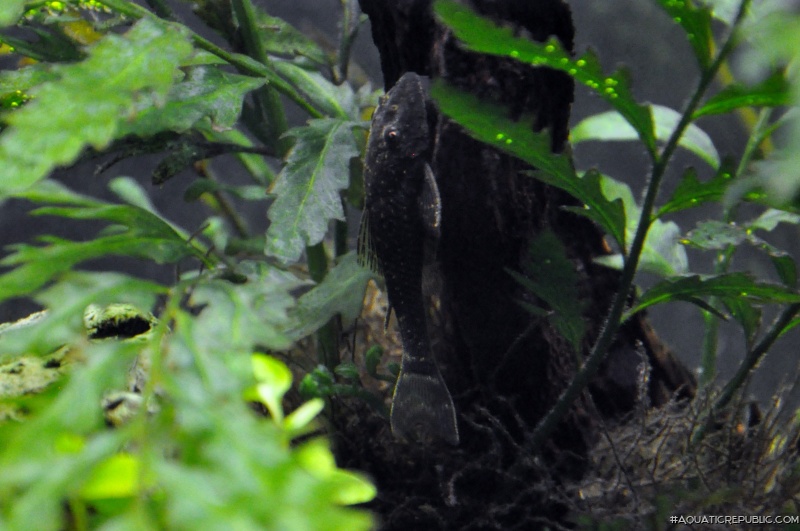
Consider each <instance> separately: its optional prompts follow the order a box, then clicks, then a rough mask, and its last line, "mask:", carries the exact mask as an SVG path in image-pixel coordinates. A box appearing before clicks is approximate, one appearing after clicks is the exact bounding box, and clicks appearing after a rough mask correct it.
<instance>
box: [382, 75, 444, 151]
mask: <svg viewBox="0 0 800 531" xmlns="http://www.w3.org/2000/svg"><path fill="white" fill-rule="evenodd" d="M370 142H371V143H372V142H375V143H376V146H375V147H377V148H378V149H379V150H381V151H383V150H385V151H384V152H385V153H387V154H388V153H391V157H392V158H394V159H395V160H397V159H416V158H420V157H424V156H425V155H427V153H428V151H429V149H430V136H429V131H428V119H427V110H426V104H425V89H424V87H423V84H422V78H421V77H420V76H418V75H417V74H415V73H413V72H406V73H405V74H403V77H401V78H400V79H399V80H398V81H397V83H396V84H395V85H394V87H392V88H391V90H389V92H388V93H387V94H386V95H385V96H384V97H383V98H382V99H381V103H380V105H379V106H378V108H377V109H376V110H375V114H374V116H373V117H372V128H371V131H370Z"/></svg>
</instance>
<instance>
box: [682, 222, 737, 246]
mask: <svg viewBox="0 0 800 531" xmlns="http://www.w3.org/2000/svg"><path fill="white" fill-rule="evenodd" d="M745 241H748V234H747V230H746V229H744V228H743V227H739V226H738V225H736V224H734V223H724V222H722V221H716V220H711V221H703V222H701V223H698V224H697V228H695V229H694V230H692V231H690V232H689V233H688V234H687V235H686V237H684V238H683V239H682V240H681V243H683V244H684V245H691V246H693V247H697V248H699V249H703V250H706V251H718V250H721V249H726V248H727V247H728V246H730V245H733V246H737V245H740V244H742V243H744V242H745Z"/></svg>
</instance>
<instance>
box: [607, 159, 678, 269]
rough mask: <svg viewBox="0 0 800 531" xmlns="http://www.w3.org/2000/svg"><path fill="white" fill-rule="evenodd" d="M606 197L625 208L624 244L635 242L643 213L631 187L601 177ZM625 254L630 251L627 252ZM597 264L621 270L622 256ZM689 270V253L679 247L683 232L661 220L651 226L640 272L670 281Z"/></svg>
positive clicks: (613, 256) (641, 257) (676, 226)
mask: <svg viewBox="0 0 800 531" xmlns="http://www.w3.org/2000/svg"><path fill="white" fill-rule="evenodd" d="M600 182H601V186H602V190H603V194H604V196H605V197H606V198H608V200H609V201H611V200H619V201H621V202H622V204H623V205H624V208H625V219H626V225H625V234H626V236H625V240H626V241H628V242H632V241H633V238H634V235H635V234H636V230H637V229H638V225H639V218H640V217H641V215H642V209H641V208H640V207H639V205H638V204H637V203H636V200H635V199H634V197H633V193H632V192H631V189H630V187H629V186H628V185H627V184H625V183H622V182H619V181H617V180H614V179H612V178H610V177H607V176H605V175H604V176H602V179H601V181H600ZM625 250H626V253H627V251H628V249H627V248H626V249H625ZM595 261H596V262H597V263H600V264H603V265H606V266H608V267H613V268H615V269H621V268H622V265H623V264H622V257H621V256H618V255H617V256H615V255H612V256H602V257H598V258H596V259H595ZM688 268H689V261H688V258H687V257H686V250H685V249H684V248H683V246H682V245H680V228H679V227H678V225H676V224H675V223H673V222H671V221H668V222H663V221H660V220H658V219H655V220H653V221H652V222H651V223H650V229H649V230H648V232H647V238H646V239H645V241H644V247H643V248H642V254H641V256H640V257H639V268H638V270H639V271H645V272H649V273H655V274H656V275H659V276H663V277H667V276H672V275H679V274H683V273H685V272H686V271H687V270H688Z"/></svg>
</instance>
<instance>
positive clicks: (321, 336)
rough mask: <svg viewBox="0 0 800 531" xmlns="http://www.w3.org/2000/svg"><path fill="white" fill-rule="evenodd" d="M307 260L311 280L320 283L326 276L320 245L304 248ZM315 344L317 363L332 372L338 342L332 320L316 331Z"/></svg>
mask: <svg viewBox="0 0 800 531" xmlns="http://www.w3.org/2000/svg"><path fill="white" fill-rule="evenodd" d="M306 256H307V259H308V272H309V273H310V274H311V278H312V280H314V282H316V283H320V282H322V281H323V279H324V278H325V275H327V274H328V255H327V253H326V252H325V246H324V245H323V244H322V243H318V244H316V245H311V246H309V247H306ZM317 343H318V348H319V361H320V363H322V364H323V365H325V366H326V367H327V368H328V369H330V370H331V371H333V369H334V367H336V365H338V363H339V351H338V341H337V340H336V326H335V323H334V321H333V320H330V321H328V322H327V323H326V324H325V326H323V327H321V328H320V329H319V330H317Z"/></svg>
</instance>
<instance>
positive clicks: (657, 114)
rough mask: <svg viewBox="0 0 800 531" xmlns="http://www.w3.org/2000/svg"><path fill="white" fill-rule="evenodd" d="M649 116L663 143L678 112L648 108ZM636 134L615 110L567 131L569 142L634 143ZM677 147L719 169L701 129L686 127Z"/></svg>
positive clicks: (711, 147)
mask: <svg viewBox="0 0 800 531" xmlns="http://www.w3.org/2000/svg"><path fill="white" fill-rule="evenodd" d="M649 107H650V110H651V112H652V114H653V122H654V124H655V135H656V139H657V140H659V141H661V142H666V141H668V140H669V138H670V136H672V132H673V131H674V130H675V127H677V125H678V122H679V121H680V118H681V115H680V113H678V112H676V111H674V110H672V109H670V108H669V107H664V106H662V105H649ZM638 139H639V134H638V133H637V132H636V131H635V130H634V129H633V127H631V125H630V124H629V123H628V122H627V121H626V120H625V118H623V117H622V115H620V114H619V112H617V111H608V112H604V113H600V114H595V115H594V116H589V117H588V118H584V119H583V120H581V121H580V122H579V123H578V124H577V125H576V126H575V127H574V128H573V129H572V131H571V132H570V140H572V142H573V143H578V142H585V141H587V140H602V141H610V140H614V141H631V140H638ZM678 145H680V146H682V147H684V148H686V149H688V150H689V151H691V152H692V153H694V154H695V155H697V156H698V157H700V158H701V159H703V160H704V161H705V162H706V163H708V165H709V166H711V167H712V168H718V167H719V163H720V160H719V154H718V153H717V149H716V147H714V143H713V141H712V140H711V137H709V136H708V135H707V134H706V133H705V132H704V131H703V130H702V129H700V128H699V127H697V126H696V125H694V124H690V125H689V127H687V128H686V130H685V132H684V134H683V136H681V138H680V140H679V141H678Z"/></svg>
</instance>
